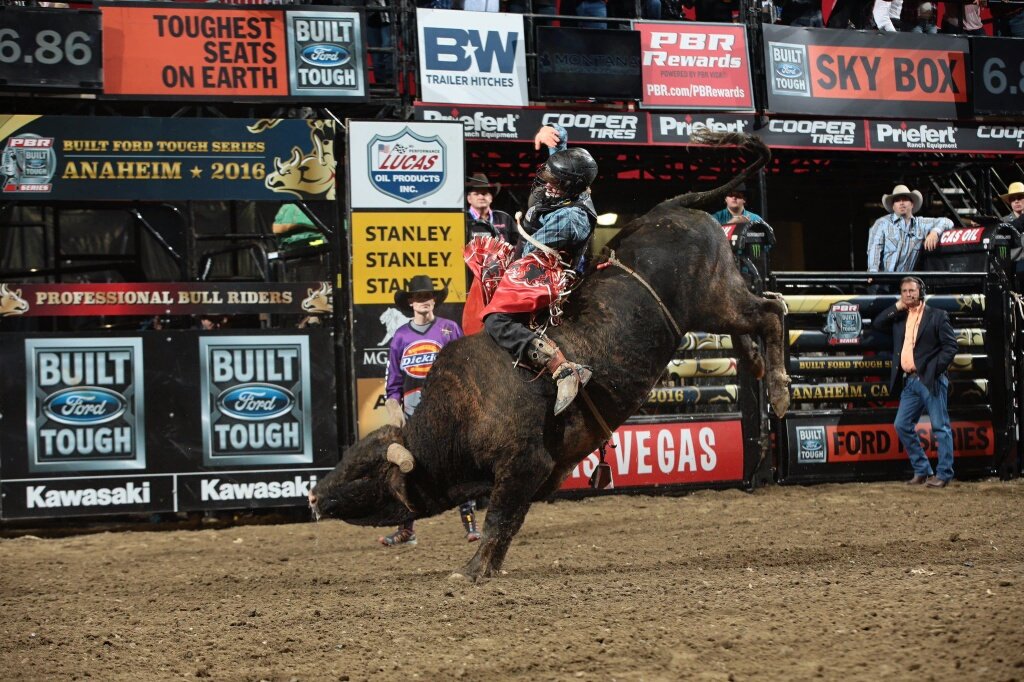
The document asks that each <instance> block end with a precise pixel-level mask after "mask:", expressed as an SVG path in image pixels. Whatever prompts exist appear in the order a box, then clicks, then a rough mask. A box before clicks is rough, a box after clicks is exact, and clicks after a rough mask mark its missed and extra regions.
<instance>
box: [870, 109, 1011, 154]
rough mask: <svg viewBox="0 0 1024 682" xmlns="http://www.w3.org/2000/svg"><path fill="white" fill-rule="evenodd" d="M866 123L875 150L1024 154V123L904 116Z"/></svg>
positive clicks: (871, 147)
mask: <svg viewBox="0 0 1024 682" xmlns="http://www.w3.org/2000/svg"><path fill="white" fill-rule="evenodd" d="M1022 99H1024V98H1022ZM867 123H868V126H869V132H868V147H869V148H870V149H871V151H876V152H914V151H921V152H942V153H946V154H956V153H960V154H972V153H977V154H985V153H992V154H1024V125H988V124H986V125H979V124H968V125H964V124H959V123H952V122H948V123H946V122H937V121H908V120H905V119H902V120H889V121H884V120H883V121H868V122H867Z"/></svg>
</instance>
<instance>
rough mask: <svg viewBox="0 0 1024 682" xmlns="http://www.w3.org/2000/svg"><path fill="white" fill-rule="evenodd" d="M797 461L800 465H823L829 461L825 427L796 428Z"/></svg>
mask: <svg viewBox="0 0 1024 682" xmlns="http://www.w3.org/2000/svg"><path fill="white" fill-rule="evenodd" d="M796 443H797V450H796V461H797V462H799V463H800V464H821V463H824V462H827V461H828V450H827V449H826V448H825V427H824V426H798V427H796Z"/></svg>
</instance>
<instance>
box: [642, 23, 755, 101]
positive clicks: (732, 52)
mask: <svg viewBox="0 0 1024 682" xmlns="http://www.w3.org/2000/svg"><path fill="white" fill-rule="evenodd" d="M633 30H635V31H638V32H639V33H640V59H641V74H642V78H643V99H642V100H641V101H640V106H642V107H644V108H649V109H653V108H663V109H716V110H725V111H748V112H753V111H754V88H753V86H752V78H751V75H750V58H749V56H748V55H747V33H746V28H745V27H743V26H740V25H736V26H734V25H730V24H714V23H698V22H686V23H664V24H663V23H657V22H647V21H634V22H633Z"/></svg>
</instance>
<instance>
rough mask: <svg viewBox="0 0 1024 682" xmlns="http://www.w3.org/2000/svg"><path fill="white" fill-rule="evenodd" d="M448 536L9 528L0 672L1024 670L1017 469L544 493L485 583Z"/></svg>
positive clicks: (280, 675) (632, 676)
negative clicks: (579, 497)
mask: <svg viewBox="0 0 1024 682" xmlns="http://www.w3.org/2000/svg"><path fill="white" fill-rule="evenodd" d="M141 527H142V528H145V526H141ZM461 531H462V529H461V524H460V523H459V519H458V515H457V513H456V512H454V511H453V512H451V513H449V514H447V515H445V516H443V517H441V518H435V519H429V520H427V521H423V522H420V523H419V524H418V529H417V534H418V536H419V545H418V546H417V547H414V548H406V549H401V550H388V549H383V548H381V547H378V546H376V545H375V544H374V540H375V537H376V534H375V531H374V530H373V529H367V528H356V527H353V526H348V525H346V524H344V523H341V522H337V521H325V522H320V523H318V524H314V523H312V522H311V523H307V524H283V525H274V526H266V525H261V526H256V525H252V526H235V527H230V528H223V529H218V530H195V531H188V530H176V531H165V532H117V533H101V534H93V535H78V536H74V537H65V538H60V539H39V538H34V537H19V538H14V539H5V540H0V671H2V672H0V676H2V678H3V679H5V680H62V679H84V678H89V679H93V680H164V679H167V680H174V679H183V678H185V679H191V678H207V679H212V680H303V681H305V680H367V679H374V680H376V679H385V680H392V679H393V680H410V679H419V680H452V679H460V680H508V679H518V680H683V679H687V680H806V679H816V678H820V679H831V680H880V679H885V680H899V679H903V680H933V679H934V680H986V681H989V680H1012V679H1016V680H1021V679H1024V483H1022V482H1021V481H1013V482H1000V481H994V480H993V481H982V482H973V483H954V484H953V485H952V486H950V487H949V488H947V489H946V490H939V491H935V490H924V489H921V488H915V489H911V488H908V487H906V486H904V485H902V484H898V483H875V484H847V485H821V486H814V487H781V488H780V487H772V488H767V489H763V490H758V491H756V492H755V493H753V494H748V493H743V492H739V491H724V492H713V491H705V492H699V493H696V494H692V495H689V496H686V497H674V498H668V497H630V496H611V497H603V498H593V499H589V500H586V501H576V502H570V501H561V502H557V503H552V504H538V505H536V506H535V507H534V508H533V511H531V513H530V515H529V517H528V518H527V520H526V525H525V527H524V528H523V531H522V532H521V533H520V535H519V538H518V540H517V542H515V543H514V544H513V545H512V549H511V550H510V552H509V555H508V559H507V561H506V564H505V569H506V575H504V576H503V577H501V578H499V579H496V580H493V581H490V582H487V583H485V584H482V585H472V584H467V583H466V582H464V581H460V580H457V579H452V578H450V573H451V572H452V569H453V568H456V567H458V566H461V565H462V564H463V563H464V562H465V561H466V560H467V559H468V558H469V555H470V553H471V551H472V547H470V546H468V545H467V544H466V543H465V541H464V540H463V537H462V532H461Z"/></svg>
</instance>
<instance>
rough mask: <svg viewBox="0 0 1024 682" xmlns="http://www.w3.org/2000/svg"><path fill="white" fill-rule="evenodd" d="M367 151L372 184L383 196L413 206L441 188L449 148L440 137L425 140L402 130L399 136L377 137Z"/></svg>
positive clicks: (374, 137) (425, 138) (407, 130)
mask: <svg viewBox="0 0 1024 682" xmlns="http://www.w3.org/2000/svg"><path fill="white" fill-rule="evenodd" d="M367 151H368V152H369V159H370V183H371V184H372V185H373V186H374V187H376V188H377V190H378V191H380V192H381V193H383V194H386V195H387V196H389V197H391V198H393V199H398V200H399V201H404V202H405V203H410V202H413V201H416V200H417V199H422V198H424V197H428V196H430V195H431V194H433V193H435V192H437V191H438V190H439V189H441V186H442V185H443V184H444V180H445V164H446V163H447V148H446V147H445V144H444V142H443V141H442V140H441V137H440V136H439V135H434V136H432V137H424V136H422V135H417V134H416V133H414V132H412V131H411V130H409V128H403V129H402V131H401V132H400V133H398V134H397V135H391V136H390V137H382V136H380V135H374V136H373V138H371V139H370V143H369V145H368V149H367Z"/></svg>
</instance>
